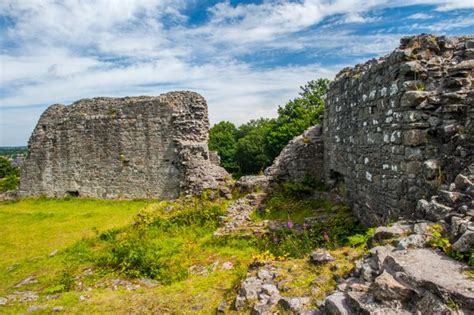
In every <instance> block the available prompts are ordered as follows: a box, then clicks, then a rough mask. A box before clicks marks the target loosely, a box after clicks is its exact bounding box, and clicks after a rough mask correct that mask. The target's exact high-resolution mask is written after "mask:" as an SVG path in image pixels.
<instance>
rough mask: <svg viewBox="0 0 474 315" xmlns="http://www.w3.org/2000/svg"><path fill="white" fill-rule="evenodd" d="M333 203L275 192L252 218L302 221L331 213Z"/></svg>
mask: <svg viewBox="0 0 474 315" xmlns="http://www.w3.org/2000/svg"><path fill="white" fill-rule="evenodd" d="M333 207H334V204H333V203H331V202H330V201H328V200H319V199H304V198H299V197H294V196H291V195H288V194H285V193H282V192H279V193H275V194H274V195H273V196H272V197H271V198H270V199H269V200H268V201H267V204H266V207H265V209H264V210H262V211H258V212H255V213H254V215H253V217H252V218H253V219H254V220H256V221H261V220H277V221H289V220H291V221H292V222H294V223H303V221H304V219H305V218H307V217H318V216H322V215H327V214H331V213H332V209H333Z"/></svg>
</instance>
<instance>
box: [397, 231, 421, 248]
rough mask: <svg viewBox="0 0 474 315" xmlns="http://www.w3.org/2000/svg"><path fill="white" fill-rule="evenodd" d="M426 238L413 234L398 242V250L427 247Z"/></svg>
mask: <svg viewBox="0 0 474 315" xmlns="http://www.w3.org/2000/svg"><path fill="white" fill-rule="evenodd" d="M425 244H426V237H425V236H423V235H419V234H412V235H410V236H407V237H404V238H402V239H401V240H400V241H398V245H397V249H398V250H404V249H409V248H420V247H423V246H425Z"/></svg>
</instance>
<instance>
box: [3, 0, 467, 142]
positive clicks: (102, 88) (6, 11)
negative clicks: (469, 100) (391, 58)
mask: <svg viewBox="0 0 474 315" xmlns="http://www.w3.org/2000/svg"><path fill="white" fill-rule="evenodd" d="M0 10H1V11H0V12H1V13H0V146H2V147H6V146H9V147H18V146H25V144H26V143H27V142H28V139H29V137H30V135H31V133H32V131H33V129H34V127H35V126H36V124H37V121H38V119H39V117H40V115H41V113H42V112H43V111H44V110H45V109H46V108H47V107H48V106H49V105H51V104H55V103H63V104H70V103H73V102H75V101H77V100H80V99H83V98H91V97H100V96H103V97H125V96H134V95H159V94H161V93H164V92H167V91H170V90H191V91H196V92H198V93H200V94H201V95H203V96H204V97H205V98H206V100H207V102H208V106H209V118H210V122H211V124H215V123H217V122H219V121H222V120H228V121H231V122H233V123H234V124H236V125H240V124H242V123H245V122H247V121H249V120H250V119H258V118H260V117H275V116H276V110H277V108H278V106H280V105H284V104H285V103H286V102H287V101H289V100H290V99H292V98H294V97H296V96H297V94H298V91H299V86H301V85H303V84H305V83H306V82H307V81H309V80H313V79H317V78H320V77H322V78H329V79H332V78H334V75H335V74H336V73H337V72H339V71H340V70H341V69H343V68H344V67H346V66H353V65H355V64H358V63H361V62H364V61H366V60H367V59H370V58H374V57H381V56H383V55H385V54H387V53H389V52H390V51H392V50H393V49H394V48H396V47H397V46H398V44H399V40H400V38H401V37H403V36H409V35H416V34H420V33H432V34H435V35H448V36H462V35H469V32H471V33H472V29H473V27H474V2H473V1H468V0H458V1H455V0H410V1H398V0H397V1H388V0H375V1H359V0H357V1H345V0H337V1H322V0H305V1H290V0H282V1H262V0H254V1H252V0H239V1H218V0H200V1H199V0H193V1H171V0H156V1H151V0H150V1H136V2H135V1H134V2H132V1H121V2H119V1H116V2H114V1H105V0H104V1H102V0H97V1H75V0H70V1H67V2H53V1H42V2H39V1H16V0H6V1H2V2H1V3H0Z"/></svg>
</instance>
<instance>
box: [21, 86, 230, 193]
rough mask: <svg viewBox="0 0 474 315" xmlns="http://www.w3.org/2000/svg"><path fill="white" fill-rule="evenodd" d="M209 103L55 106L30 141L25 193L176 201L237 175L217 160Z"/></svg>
mask: <svg viewBox="0 0 474 315" xmlns="http://www.w3.org/2000/svg"><path fill="white" fill-rule="evenodd" d="M208 129H209V121H208V115H207V104H206V101H205V100H204V98H203V97H202V96H200V95H199V94H197V93H193V92H171V93H167V94H163V95H160V96H158V97H144V96H142V97H126V98H94V99H85V100H81V101H78V102H76V103H74V104H72V105H70V106H64V105H52V106H50V107H49V108H48V109H47V110H46V111H45V112H44V113H43V115H42V116H41V118H40V120H39V122H38V124H37V126H36V128H35V130H34V131H33V134H32V136H31V138H30V141H29V144H28V148H29V155H28V157H27V159H26V162H25V164H24V167H23V170H22V177H21V187H20V194H21V195H24V196H33V195H35V196H37V195H46V196H54V197H63V196H66V195H73V196H84V197H93V198H176V197H178V196H179V195H181V194H196V193H200V192H202V191H203V190H204V189H207V188H213V189H215V188H217V187H219V186H220V185H222V184H224V182H225V180H226V178H227V177H228V176H229V175H228V174H227V172H226V171H225V170H224V169H223V168H221V167H220V166H218V165H215V164H213V163H212V162H211V161H210V158H209V151H208V147H207V139H208Z"/></svg>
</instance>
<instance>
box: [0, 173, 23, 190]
mask: <svg viewBox="0 0 474 315" xmlns="http://www.w3.org/2000/svg"><path fill="white" fill-rule="evenodd" d="M19 185H20V177H18V176H16V175H14V174H11V175H8V176H6V177H4V178H2V179H0V192H6V191H9V190H15V189H17V188H18V186H19Z"/></svg>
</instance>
